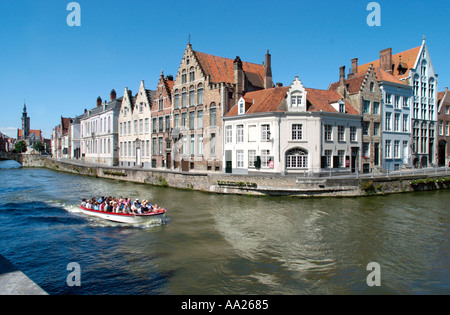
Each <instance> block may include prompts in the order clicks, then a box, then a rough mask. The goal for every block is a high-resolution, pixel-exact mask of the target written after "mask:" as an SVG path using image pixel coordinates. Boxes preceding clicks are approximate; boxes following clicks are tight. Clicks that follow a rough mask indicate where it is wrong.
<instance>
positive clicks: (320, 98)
mask: <svg viewBox="0 0 450 315" xmlns="http://www.w3.org/2000/svg"><path fill="white" fill-rule="evenodd" d="M290 88H291V87H290V86H285V87H274V88H270V89H265V90H260V91H254V92H248V93H247V94H245V96H244V100H245V102H246V103H250V102H252V103H253V105H251V106H250V108H249V109H248V110H247V111H246V113H245V114H255V113H268V112H286V108H285V106H283V103H282V102H283V100H284V99H285V98H286V96H287V93H288V91H289V89H290ZM306 91H307V94H306V100H307V103H308V106H307V111H312V112H319V111H323V112H330V113H338V112H339V111H338V110H336V109H335V108H334V107H333V106H332V105H331V104H333V103H337V102H339V101H340V100H343V101H344V102H345V113H346V114H351V115H359V114H358V112H357V111H356V109H354V108H353V107H352V106H351V104H350V103H349V102H348V101H347V100H344V97H343V96H342V95H341V94H340V93H339V92H337V91H334V90H318V89H310V88H306ZM237 115H238V105H234V106H233V107H232V108H231V110H230V111H229V112H228V113H227V114H226V115H225V116H226V117H231V116H237Z"/></svg>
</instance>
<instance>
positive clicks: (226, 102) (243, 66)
mask: <svg viewBox="0 0 450 315" xmlns="http://www.w3.org/2000/svg"><path fill="white" fill-rule="evenodd" d="M271 87H273V83H272V71H271V57H270V55H269V53H267V54H266V58H265V64H254V63H249V62H243V61H242V60H241V59H240V58H239V57H236V59H234V60H233V59H229V58H223V57H218V56H213V55H210V54H206V53H202V52H198V51H195V50H193V49H192V45H191V44H188V45H187V47H186V50H185V52H184V55H183V58H182V61H181V63H180V67H179V69H178V72H177V76H176V79H175V82H174V84H173V90H172V121H173V130H172V132H171V137H172V140H173V146H172V149H171V159H172V161H173V168H174V169H177V170H178V169H181V170H183V171H189V170H190V169H198V170H212V171H220V170H221V169H222V156H223V154H222V147H223V146H222V142H223V133H222V117H223V116H224V115H225V114H226V113H227V112H228V111H229V110H230V109H231V107H232V106H233V105H234V104H236V103H237V101H238V100H239V98H240V97H242V96H243V95H244V94H245V93H246V92H250V91H256V90H261V89H264V88H271Z"/></svg>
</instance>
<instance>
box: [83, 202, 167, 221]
mask: <svg viewBox="0 0 450 315" xmlns="http://www.w3.org/2000/svg"><path fill="white" fill-rule="evenodd" d="M80 209H81V212H82V213H85V214H87V215H90V216H93V217H97V218H101V219H104V220H108V221H113V222H120V223H127V224H147V223H160V222H162V221H163V220H164V216H165V214H166V209H160V210H158V212H150V213H145V214H126V213H113V212H105V211H100V210H94V209H87V208H84V207H81V206H80Z"/></svg>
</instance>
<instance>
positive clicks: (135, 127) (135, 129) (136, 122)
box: [133, 120, 138, 135]
mask: <svg viewBox="0 0 450 315" xmlns="http://www.w3.org/2000/svg"><path fill="white" fill-rule="evenodd" d="M133 126H134V129H133V130H134V134H135V135H136V134H137V133H138V121H137V120H135V121H134V124H133Z"/></svg>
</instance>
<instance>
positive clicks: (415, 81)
mask: <svg viewBox="0 0 450 315" xmlns="http://www.w3.org/2000/svg"><path fill="white" fill-rule="evenodd" d="M419 85H420V83H419V75H418V74H416V75H415V76H414V95H416V96H418V95H419Z"/></svg>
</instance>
